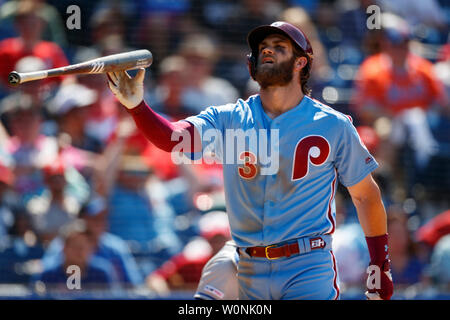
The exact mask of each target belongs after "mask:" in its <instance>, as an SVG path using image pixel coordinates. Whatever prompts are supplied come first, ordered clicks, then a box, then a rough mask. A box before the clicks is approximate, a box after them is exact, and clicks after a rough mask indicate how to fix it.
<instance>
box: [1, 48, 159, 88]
mask: <svg viewBox="0 0 450 320" xmlns="http://www.w3.org/2000/svg"><path fill="white" fill-rule="evenodd" d="M152 62H153V56H152V53H151V52H150V51H149V50H134V51H129V52H123V53H118V54H112V55H109V56H104V57H100V58H96V59H92V60H88V61H85V62H81V63H77V64H71V65H68V66H65V67H61V68H54V69H47V70H41V71H33V72H23V73H19V72H16V71H12V72H10V73H9V76H8V82H9V83H10V84H11V85H18V84H21V83H24V82H28V81H34V80H40V79H46V78H51V77H58V76H63V75H69V74H98V73H106V72H114V71H123V70H132V69H138V68H146V67H149V66H150V65H151V64H152Z"/></svg>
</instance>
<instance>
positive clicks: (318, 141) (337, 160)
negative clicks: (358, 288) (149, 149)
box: [108, 21, 393, 300]
mask: <svg viewBox="0 0 450 320" xmlns="http://www.w3.org/2000/svg"><path fill="white" fill-rule="evenodd" d="M247 41H248V44H249V46H250V50H251V53H250V54H249V56H248V66H249V72H250V74H251V76H252V78H254V79H255V80H256V81H257V82H258V84H259V86H260V92H259V94H256V95H253V96H251V97H249V98H248V99H247V100H245V101H244V100H242V99H239V100H238V101H237V102H236V103H230V104H227V105H223V106H210V107H208V108H207V109H206V110H204V111H202V112H201V113H200V114H198V115H196V116H192V117H188V118H186V119H184V120H180V121H178V122H169V121H167V120H166V119H164V118H162V117H161V116H159V115H158V114H156V113H155V112H154V111H153V110H152V109H151V108H150V107H149V106H148V105H147V104H146V103H145V102H144V101H143V92H144V90H143V79H144V70H143V69H141V70H139V71H138V73H137V74H136V76H135V77H134V78H131V77H130V76H129V75H128V74H127V73H126V72H114V73H108V82H109V86H110V89H111V90H112V92H113V93H114V95H115V96H116V97H117V99H118V100H119V101H120V102H121V103H122V104H123V105H124V106H125V107H126V108H127V110H128V112H129V113H130V114H131V115H132V116H133V118H134V121H135V122H136V124H137V126H138V127H139V129H140V130H141V131H142V132H143V134H144V135H145V136H146V137H147V138H148V139H149V140H150V141H151V142H153V143H154V144H155V145H156V146H158V147H159V148H161V149H163V150H166V151H168V152H171V151H174V150H178V149H177V148H179V144H180V142H179V140H183V142H185V141H184V140H188V142H190V143H188V144H186V145H185V147H184V148H182V149H183V151H185V152H191V153H196V152H201V151H203V152H206V150H208V152H209V151H211V150H213V151H214V154H216V155H217V157H218V159H221V160H222V163H223V166H222V167H223V173H224V189H225V196H226V202H227V212H228V218H229V222H230V228H231V233H232V238H233V240H234V241H235V243H236V245H237V246H238V252H239V263H238V282H239V299H320V300H324V299H338V298H339V284H338V283H339V280H338V274H337V270H336V261H335V257H334V255H333V252H332V250H331V241H332V234H333V232H334V230H335V225H336V221H335V204H334V196H335V193H336V188H337V181H338V180H339V181H340V182H341V183H342V184H343V185H344V186H346V187H347V189H348V191H349V193H350V195H351V197H352V200H353V203H354V205H355V206H356V209H357V212H358V217H359V221H360V224H361V226H362V229H363V231H364V233H365V235H366V239H367V244H368V248H369V253H370V257H371V265H370V266H369V268H368V271H370V274H369V276H368V281H367V286H368V290H367V292H366V295H367V296H368V297H369V299H390V297H391V295H392V293H393V283H392V278H391V276H390V271H389V270H390V266H389V257H388V235H387V228H386V212H385V209H384V206H383V203H382V201H381V195H380V190H379V188H378V186H377V184H376V183H375V181H374V180H373V178H372V175H371V172H372V171H373V170H375V169H376V168H377V167H378V164H377V162H376V160H375V159H374V158H373V157H372V156H371V155H370V153H369V151H368V150H367V148H366V147H365V146H364V145H363V144H362V142H361V140H360V138H359V136H358V133H357V131H356V129H355V127H354V126H353V124H352V122H351V120H350V118H349V117H347V116H345V115H343V114H341V113H340V112H337V111H336V110H333V109H332V108H331V107H329V106H326V105H324V104H322V103H320V102H319V101H317V100H314V99H312V98H311V97H310V96H309V95H310V90H309V89H308V86H307V81H308V78H309V75H310V70H311V65H312V62H313V50H312V48H311V45H310V43H309V41H308V39H307V37H306V36H305V35H304V33H303V32H302V31H301V30H299V29H298V28H296V27H295V26H293V25H291V24H289V23H286V22H282V21H280V22H274V23H273V24H271V25H264V26H260V27H258V28H256V29H254V30H252V31H251V32H250V33H249V34H248V38H247ZM241 133H245V137H244V138H245V139H244V142H245V143H237V145H236V144H235V141H236V139H234V138H236V135H239V134H241ZM174 137H177V138H174ZM255 140H256V141H255ZM178 151H179V150H178ZM269 155H270V156H269Z"/></svg>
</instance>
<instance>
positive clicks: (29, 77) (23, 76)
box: [8, 71, 48, 85]
mask: <svg viewBox="0 0 450 320" xmlns="http://www.w3.org/2000/svg"><path fill="white" fill-rule="evenodd" d="M47 76H48V72H47V71H35V72H26V73H19V72H17V71H13V72H11V73H10V74H9V75H8V82H9V84H11V85H18V84H21V83H24V82H28V81H33V80H40V79H44V78H47Z"/></svg>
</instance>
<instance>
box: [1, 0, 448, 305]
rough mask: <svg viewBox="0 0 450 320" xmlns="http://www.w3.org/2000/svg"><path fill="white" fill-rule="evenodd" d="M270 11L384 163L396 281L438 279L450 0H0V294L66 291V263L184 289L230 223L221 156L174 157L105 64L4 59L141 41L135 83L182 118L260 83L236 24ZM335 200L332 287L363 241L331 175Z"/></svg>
mask: <svg viewBox="0 0 450 320" xmlns="http://www.w3.org/2000/svg"><path fill="white" fill-rule="evenodd" d="M73 4H76V5H78V6H79V8H80V9H81V24H80V27H81V28H80V29H73V30H70V29H69V28H68V27H67V25H66V21H67V19H68V18H69V17H70V15H71V13H68V11H67V8H68V7H69V6H70V5H73ZM374 4H375V5H378V6H379V8H381V13H382V15H381V16H380V20H379V21H380V23H381V26H382V29H373V30H370V29H369V28H368V26H367V24H366V22H367V19H368V18H369V17H370V16H371V13H369V14H368V13H366V8H367V7H368V6H370V5H374ZM276 20H284V21H288V22H290V23H292V24H295V25H297V26H299V27H300V28H301V29H302V30H303V31H305V33H306V34H307V35H308V37H309V39H310V41H311V43H312V46H313V49H314V65H313V71H312V76H311V79H310V84H311V87H312V89H313V91H312V96H313V97H314V98H316V99H318V100H320V101H322V102H324V103H326V104H330V105H331V106H332V107H333V108H335V109H337V110H338V111H341V112H343V113H346V114H348V115H350V116H351V117H352V118H353V122H354V124H355V126H356V127H357V128H358V131H359V133H360V136H361V139H362V140H363V141H364V143H365V144H366V146H367V147H368V148H369V149H370V151H371V152H372V153H373V154H374V155H375V157H376V159H377V160H378V162H379V163H380V168H379V169H377V171H376V172H375V178H376V180H377V182H378V183H379V184H380V187H381V189H382V193H383V199H384V203H385V206H386V209H387V212H388V230H389V233H390V235H391V237H390V254H391V261H392V271H393V278H394V283H395V288H396V293H395V295H394V297H393V298H396V297H397V298H418V297H419V298H427V297H429V298H436V297H439V295H444V296H445V294H447V296H446V297H447V298H448V297H449V294H450V105H449V96H450V94H449V93H450V92H449V89H450V45H449V44H448V42H449V35H450V33H449V22H450V2H449V1H447V0H424V1H407V0H402V1H400V0H398V1H384V0H379V1H376V0H334V1H333V0H240V1H225V0H171V1H162V0H161V1H160V0H127V1H125V0H122V1H121V0H102V1H88V0H77V1H72V0H70V1H69V0H47V1H46V0H34V1H33V0H11V1H4V0H3V1H2V0H0V117H1V123H0V298H8V297H19V298H20V297H46V296H48V295H51V294H60V293H62V292H63V293H64V292H65V291H67V285H66V278H67V276H68V275H67V274H66V273H65V271H66V268H67V266H69V265H77V266H79V267H80V268H81V272H82V275H83V277H82V280H81V284H82V288H83V290H88V289H92V290H91V291H88V292H97V294H100V296H101V292H108V294H111V293H114V294H117V296H116V297H122V298H129V297H136V296H139V294H142V295H143V296H146V297H154V298H158V297H174V295H175V294H176V293H177V292H187V293H188V296H189V294H191V293H192V292H193V290H195V288H196V286H197V283H198V280H199V277H200V272H201V270H202V267H203V265H204V264H205V263H206V261H208V259H209V258H210V257H211V256H212V255H213V254H215V253H216V252H217V251H218V250H219V249H220V248H221V246H222V245H223V244H224V242H225V241H226V240H228V239H229V237H230V235H229V230H228V225H227V219H226V214H225V210H226V208H225V200H224V196H223V185H222V172H221V167H220V165H218V164H217V165H206V164H201V165H187V164H183V165H179V166H177V165H175V164H174V163H173V162H172V161H171V157H170V154H167V153H165V152H162V151H160V150H158V149H157V148H156V147H154V146H153V145H152V144H151V143H149V142H147V141H146V140H145V138H143V136H142V135H141V134H140V133H139V132H138V131H137V129H136V127H135V126H134V122H133V121H132V119H131V117H130V116H129V115H128V114H127V113H126V112H125V111H124V109H123V108H121V106H120V105H119V104H118V102H117V101H116V100H115V98H114V97H113V96H112V94H111V92H110V91H109V89H108V87H107V81H106V77H105V76H104V75H87V76H77V77H73V76H66V77H61V78H52V79H48V80H44V81H35V82H30V83H26V84H23V85H21V86H19V87H10V86H9V85H8V84H7V76H8V73H9V72H11V71H12V70H16V71H19V72H26V71H35V70H41V69H48V68H55V67H60V66H64V65H67V64H72V63H77V62H82V61H85V60H88V59H93V58H96V57H100V56H104V55H108V54H113V53H119V52H125V51H129V50H133V49H149V50H150V51H151V52H152V53H153V56H154V63H153V65H152V66H151V67H150V68H149V69H147V76H146V80H145V81H146V85H145V89H146V101H147V102H148V103H149V105H151V106H152V107H153V108H155V110H157V111H158V112H160V113H161V114H162V115H164V116H165V117H167V118H170V119H173V120H177V119H182V118H185V117H186V116H189V115H192V114H197V113H198V112H200V111H201V110H203V109H205V108H206V107H208V106H210V105H221V104H225V103H229V102H235V101H236V100H237V99H238V98H239V97H242V98H247V97H248V96H249V95H252V94H254V93H255V92H257V90H258V87H257V84H256V83H255V82H253V81H252V80H250V78H249V75H248V71H247V66H246V54H247V52H248V48H247V44H246V35H247V33H248V31H249V30H251V29H252V28H253V27H256V26H258V25H260V24H270V23H272V22H273V21H276ZM130 73H133V72H130ZM336 214H337V217H338V228H337V230H336V233H335V235H334V243H333V245H334V250H335V254H336V258H337V262H338V267H339V276H340V280H341V289H342V293H343V294H342V297H343V298H345V297H346V296H347V297H352V294H353V293H355V292H356V293H355V296H358V294H360V295H361V294H362V292H363V288H364V284H365V280H364V279H365V277H366V267H367V265H368V262H369V257H368V252H367V248H366V246H365V240H364V235H363V233H362V230H361V227H360V226H359V224H358V221H357V215H356V211H355V209H354V207H353V205H352V202H351V199H350V198H349V195H348V193H347V192H346V190H344V188H342V189H341V188H339V190H338V193H337V196H336ZM97 289H98V291H95V290H97ZM69 291H70V290H69ZM83 292H84V293H83V294H84V297H86V295H88V294H89V293H88V292H85V291H83ZM98 292H100V293H98ZM71 294H80V293H79V291H77V290H73V291H72V292H71ZM92 297H98V295H97V296H96V295H93V296H92Z"/></svg>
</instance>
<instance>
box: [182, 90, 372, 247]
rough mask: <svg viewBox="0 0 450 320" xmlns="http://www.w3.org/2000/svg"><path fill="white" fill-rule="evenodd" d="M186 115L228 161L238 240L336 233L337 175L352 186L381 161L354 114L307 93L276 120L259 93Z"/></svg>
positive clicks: (266, 241)
mask: <svg viewBox="0 0 450 320" xmlns="http://www.w3.org/2000/svg"><path fill="white" fill-rule="evenodd" d="M186 120H187V121H189V122H191V123H192V124H194V125H195V127H196V128H197V130H198V132H199V133H200V134H201V136H202V146H203V150H205V149H210V150H212V151H213V152H214V153H215V154H216V155H217V157H218V158H220V159H221V161H222V163H223V173H224V184H225V196H226V201H227V212H228V216H229V222H230V227H231V231H232V236H233V239H234V240H235V242H236V243H237V245H238V246H239V247H250V246H267V245H271V244H275V243H280V242H284V241H287V240H292V239H297V238H300V237H305V236H316V235H324V234H332V233H333V232H334V230H335V223H336V222H335V199H334V198H335V193H336V189H337V180H338V179H339V181H340V182H341V183H342V184H343V185H344V186H346V187H348V186H352V185H354V184H356V183H358V182H360V181H361V180H362V179H364V178H365V177H366V176H367V175H368V174H369V173H370V172H372V171H373V170H375V169H376V168H377V167H378V164H377V162H376V161H375V159H374V158H373V157H372V156H371V155H370V153H369V152H368V150H367V148H366V147H365V146H364V145H363V143H362V142H361V140H360V138H359V135H358V133H357V131H356V128H355V127H354V126H353V124H352V122H351V120H350V119H349V117H347V116H346V115H344V114H342V113H340V112H338V111H336V110H334V109H332V108H330V107H328V106H326V105H324V104H322V103H320V102H318V101H316V100H314V99H311V98H309V97H307V96H305V97H304V98H303V99H302V101H301V102H300V104H299V105H297V106H296V107H295V108H293V109H291V110H289V111H287V112H285V113H283V114H281V115H279V116H278V117H276V118H274V119H271V118H270V117H269V116H268V115H267V114H266V113H265V112H264V110H263V107H262V105H261V99H260V96H259V95H254V96H251V97H250V98H249V99H248V100H246V101H244V100H241V99H239V100H238V101H237V102H236V103H235V104H228V105H224V106H218V107H215V106H214V107H209V108H207V109H206V110H205V111H203V112H201V113H200V114H199V115H196V116H192V117H189V118H187V119H186ZM211 132H216V134H215V135H212V134H211ZM242 133H245V134H244V137H245V139H244V140H242V141H246V142H247V143H235V142H236V140H239V136H241V137H242ZM233 135H235V136H234V137H237V138H236V139H229V138H230V137H233ZM212 136H214V137H212Z"/></svg>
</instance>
